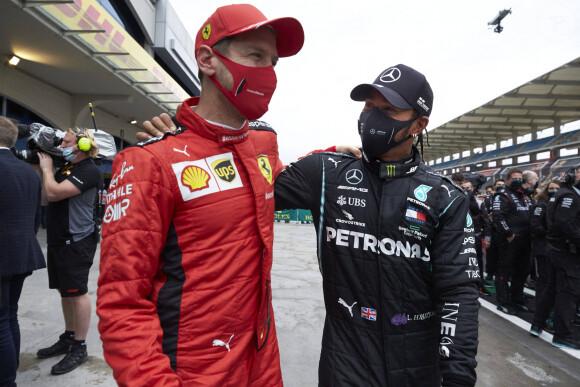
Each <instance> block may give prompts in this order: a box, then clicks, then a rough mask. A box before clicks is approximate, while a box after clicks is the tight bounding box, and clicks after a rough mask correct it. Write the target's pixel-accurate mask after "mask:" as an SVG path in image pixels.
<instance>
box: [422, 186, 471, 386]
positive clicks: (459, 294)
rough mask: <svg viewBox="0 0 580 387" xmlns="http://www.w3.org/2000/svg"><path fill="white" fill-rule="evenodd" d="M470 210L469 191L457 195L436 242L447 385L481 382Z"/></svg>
mask: <svg viewBox="0 0 580 387" xmlns="http://www.w3.org/2000/svg"><path fill="white" fill-rule="evenodd" d="M468 212H469V202H468V198H467V196H465V195H462V194H458V195H457V196H456V197H455V198H454V199H453V201H452V202H451V203H450V204H449V205H448V206H447V207H446V208H445V210H444V211H443V213H442V214H441V215H440V218H439V225H438V227H437V231H436V234H435V236H434V238H433V241H432V247H431V255H432V270H433V278H434V290H435V299H436V313H437V318H438V321H439V324H440V341H439V342H440V347H439V353H440V370H441V376H442V378H443V381H442V386H473V385H474V384H475V381H476V373H475V367H476V365H477V361H476V360H475V355H476V354H477V344H478V332H477V329H478V308H479V305H478V303H477V298H478V293H477V281H479V270H478V269H479V268H478V266H477V256H476V253H475V236H474V232H473V222H472V220H471V218H470V217H468Z"/></svg>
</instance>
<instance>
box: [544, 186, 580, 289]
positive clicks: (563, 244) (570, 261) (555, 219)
mask: <svg viewBox="0 0 580 387" xmlns="http://www.w3.org/2000/svg"><path fill="white" fill-rule="evenodd" d="M546 223H547V225H548V235H547V240H548V243H549V245H550V246H551V247H553V248H554V249H555V250H556V252H557V253H556V254H550V257H551V258H552V259H553V261H554V264H555V265H556V266H560V267H563V268H565V269H566V270H567V271H568V274H569V275H571V276H573V277H575V278H580V194H579V193H578V191H577V190H576V189H575V188H573V187H571V186H569V185H567V184H563V185H562V186H561V187H560V189H559V190H558V192H556V194H554V196H552V197H551V198H550V201H549V202H548V206H547V209H546Z"/></svg>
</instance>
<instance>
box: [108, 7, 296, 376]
mask: <svg viewBox="0 0 580 387" xmlns="http://www.w3.org/2000/svg"><path fill="white" fill-rule="evenodd" d="M303 43H304V32H303V29H302V26H301V25H300V23H299V22H298V21H297V20H296V19H293V18H280V19H273V20H268V19H266V17H265V16H264V15H263V14H262V13H261V12H260V11H259V10H258V9H256V8H254V7H253V6H251V5H246V4H238V5H230V6H225V7H220V8H218V9H217V10H216V11H215V13H214V14H212V15H211V16H210V18H209V19H208V20H207V21H206V22H205V23H204V24H203V26H202V27H201V29H200V30H199V32H198V34H197V37H196V42H195V55H196V59H197V64H198V67H199V69H200V74H201V77H200V78H201V82H202V94H201V97H199V98H190V99H188V100H186V101H185V102H184V103H183V104H182V105H181V107H180V109H179V112H178V115H177V120H178V121H179V122H180V124H181V125H182V127H183V129H180V130H178V131H177V132H176V133H173V134H171V135H169V134H168V135H166V136H165V137H164V138H163V139H154V140H151V141H147V142H144V143H140V144H138V146H134V147H131V148H129V149H126V150H124V151H123V152H121V153H120V154H119V155H118V156H117V157H116V159H115V162H114V166H113V179H112V180H111V184H110V189H109V191H108V200H107V202H108V206H107V209H106V211H105V215H104V218H103V233H102V234H103V241H102V246H101V266H100V273H101V274H100V277H99V283H98V285H99V287H98V292H97V296H98V297H97V313H98V315H99V318H100V321H99V331H100V332H101V339H102V341H103V348H104V355H105V359H106V361H107V363H108V364H109V365H110V366H111V367H112V368H113V373H114V377H115V379H116V380H117V382H118V383H119V385H132V386H140V387H141V386H181V385H215V386H217V385H219V386H227V385H231V386H234V385H235V386H241V385H244V386H245V385H253V386H280V385H282V376H281V371H280V360H279V353H278V343H277V339H276V328H275V324H274V315H273V311H272V304H271V287H270V269H271V266H272V243H273V216H272V214H273V212H274V192H273V191H274V187H273V183H274V179H275V178H276V177H277V175H278V174H279V172H280V171H281V169H282V164H281V162H280V160H279V158H278V148H277V142H276V135H275V132H274V131H273V130H271V129H269V128H268V127H267V126H265V125H260V126H258V127H254V128H252V127H250V125H249V121H248V120H255V119H257V118H259V117H261V116H262V115H263V114H264V113H265V112H266V111H267V109H268V103H269V101H270V98H271V96H272V94H273V92H274V90H275V88H276V75H275V72H274V68H273V66H274V65H275V64H276V62H277V61H278V58H279V57H288V56H292V55H295V54H296V53H298V52H299V51H300V49H301V48H302V45H303Z"/></svg>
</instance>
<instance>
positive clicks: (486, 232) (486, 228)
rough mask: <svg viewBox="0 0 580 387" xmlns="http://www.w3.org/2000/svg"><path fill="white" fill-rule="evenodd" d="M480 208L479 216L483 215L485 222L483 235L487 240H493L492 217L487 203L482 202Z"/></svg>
mask: <svg viewBox="0 0 580 387" xmlns="http://www.w3.org/2000/svg"><path fill="white" fill-rule="evenodd" d="M479 208H480V211H479V216H481V221H482V222H483V236H484V238H485V240H486V241H489V240H491V219H490V218H489V213H488V212H487V208H486V207H485V203H481V205H480V206H479Z"/></svg>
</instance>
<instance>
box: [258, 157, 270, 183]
mask: <svg viewBox="0 0 580 387" xmlns="http://www.w3.org/2000/svg"><path fill="white" fill-rule="evenodd" d="M258 167H259V168H260V171H261V172H262V175H264V177H265V178H266V180H267V181H268V183H270V184H272V166H271V165H270V160H268V156H266V155H260V156H258Z"/></svg>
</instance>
